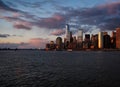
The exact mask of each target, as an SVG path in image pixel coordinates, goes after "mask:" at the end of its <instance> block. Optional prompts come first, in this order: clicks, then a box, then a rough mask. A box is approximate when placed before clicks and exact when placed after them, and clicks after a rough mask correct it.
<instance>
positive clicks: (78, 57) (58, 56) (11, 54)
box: [0, 50, 120, 87]
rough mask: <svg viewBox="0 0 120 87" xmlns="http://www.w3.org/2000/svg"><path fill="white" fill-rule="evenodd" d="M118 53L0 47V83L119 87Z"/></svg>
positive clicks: (31, 86) (8, 85)
mask: <svg viewBox="0 0 120 87" xmlns="http://www.w3.org/2000/svg"><path fill="white" fill-rule="evenodd" d="M119 57H120V52H119V51H118V52H117V51H114V52H102V51H101V52H100V51H97V52H95V51H79V52H66V51H61V52H55V51H54V52H44V51H37V50H36V51H27V50H26V51H25V50H24V51H22V50H18V51H0V87H11V86H12V87H120V75H119V74H120V58H119Z"/></svg>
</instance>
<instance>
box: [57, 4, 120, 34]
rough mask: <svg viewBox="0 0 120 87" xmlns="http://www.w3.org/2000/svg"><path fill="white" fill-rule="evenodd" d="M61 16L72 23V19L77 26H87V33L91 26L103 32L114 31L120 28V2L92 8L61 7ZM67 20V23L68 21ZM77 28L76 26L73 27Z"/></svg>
mask: <svg viewBox="0 0 120 87" xmlns="http://www.w3.org/2000/svg"><path fill="white" fill-rule="evenodd" d="M59 10H60V12H61V13H60V14H64V13H62V12H65V15H64V18H67V20H68V21H69V22H70V23H72V21H71V19H74V20H76V23H75V22H74V23H75V24H76V26H77V25H79V26H82V25H87V26H88V27H87V26H86V28H87V29H86V32H87V30H88V31H89V27H90V26H96V27H97V28H100V29H101V30H114V29H115V28H116V27H119V23H120V20H119V19H120V15H119V14H120V2H113V3H109V4H104V5H99V6H94V7H92V8H77V9H74V8H71V7H61V8H60V7H59ZM67 20H65V21H67ZM73 27H75V26H73Z"/></svg>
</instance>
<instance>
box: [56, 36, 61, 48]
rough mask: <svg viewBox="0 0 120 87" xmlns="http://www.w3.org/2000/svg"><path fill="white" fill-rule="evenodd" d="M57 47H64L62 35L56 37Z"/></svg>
mask: <svg viewBox="0 0 120 87" xmlns="http://www.w3.org/2000/svg"><path fill="white" fill-rule="evenodd" d="M56 49H58V50H60V49H62V38H61V37H57V38H56Z"/></svg>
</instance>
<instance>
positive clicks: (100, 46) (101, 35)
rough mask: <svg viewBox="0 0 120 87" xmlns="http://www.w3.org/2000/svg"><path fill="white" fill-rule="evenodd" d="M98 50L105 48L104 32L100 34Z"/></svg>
mask: <svg viewBox="0 0 120 87" xmlns="http://www.w3.org/2000/svg"><path fill="white" fill-rule="evenodd" d="M98 48H100V49H102V48H103V32H99V33H98Z"/></svg>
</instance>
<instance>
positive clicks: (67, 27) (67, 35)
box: [65, 24, 70, 42]
mask: <svg viewBox="0 0 120 87" xmlns="http://www.w3.org/2000/svg"><path fill="white" fill-rule="evenodd" d="M65 35H66V41H68V42H70V29H69V25H68V24H66V32H65Z"/></svg>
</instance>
